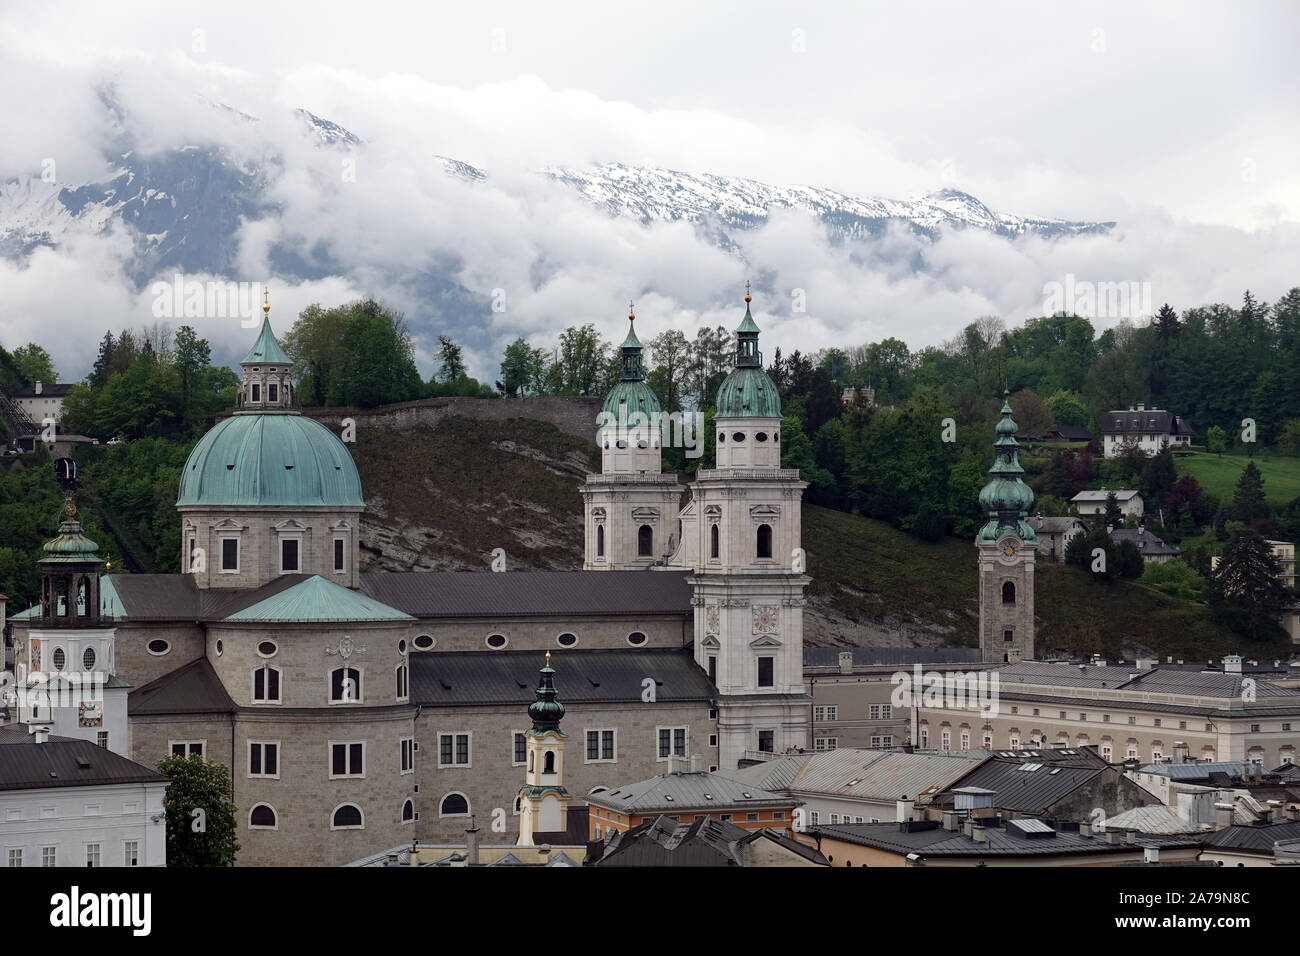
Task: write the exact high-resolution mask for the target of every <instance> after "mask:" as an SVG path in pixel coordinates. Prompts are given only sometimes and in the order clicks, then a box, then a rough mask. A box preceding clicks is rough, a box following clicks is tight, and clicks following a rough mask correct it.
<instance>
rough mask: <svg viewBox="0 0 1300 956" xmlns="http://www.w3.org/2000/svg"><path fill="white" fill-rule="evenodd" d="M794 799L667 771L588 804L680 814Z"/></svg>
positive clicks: (623, 810)
mask: <svg viewBox="0 0 1300 956" xmlns="http://www.w3.org/2000/svg"><path fill="white" fill-rule="evenodd" d="M794 802H795V801H794V800H792V799H791V798H790V797H788V796H786V795H785V794H782V793H773V792H772V791H770V790H762V789H760V788H758V787H756V786H754V785H753V784H748V783H742V782H741V781H739V780H732V779H731V778H729V777H724V776H722V775H721V774H716V773H704V772H702V771H696V772H693V773H692V772H685V773H665V774H661V775H660V776H657V777H650V778H649V779H648V780H638V781H636V782H635V783H625V784H622V785H620V786H617V787H615V788H614V789H613V790H605V791H602V792H600V793H594V794H590V795H588V797H587V803H588V805H594V806H598V807H605V808H608V809H610V810H613V811H615V812H617V813H680V812H684V811H685V812H690V811H711V810H720V809H724V808H725V809H728V810H729V809H731V808H733V807H734V808H735V809H737V810H741V811H743V810H746V809H750V808H753V809H756V810H757V809H760V808H763V809H766V808H770V807H777V808H781V807H791V806H793V804H794Z"/></svg>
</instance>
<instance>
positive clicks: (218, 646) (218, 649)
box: [217, 641, 226, 657]
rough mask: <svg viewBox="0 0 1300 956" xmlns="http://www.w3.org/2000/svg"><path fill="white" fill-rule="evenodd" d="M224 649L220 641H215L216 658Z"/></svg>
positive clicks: (224, 646)
mask: <svg viewBox="0 0 1300 956" xmlns="http://www.w3.org/2000/svg"><path fill="white" fill-rule="evenodd" d="M225 649H226V645H224V644H222V643H221V642H220V641H217V656H218V657H220V656H221V652H222V651H223V650H225Z"/></svg>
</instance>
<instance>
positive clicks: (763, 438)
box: [754, 432, 767, 441]
mask: <svg viewBox="0 0 1300 956" xmlns="http://www.w3.org/2000/svg"><path fill="white" fill-rule="evenodd" d="M754 441H767V432H759V433H758V434H757V435H755V436H754Z"/></svg>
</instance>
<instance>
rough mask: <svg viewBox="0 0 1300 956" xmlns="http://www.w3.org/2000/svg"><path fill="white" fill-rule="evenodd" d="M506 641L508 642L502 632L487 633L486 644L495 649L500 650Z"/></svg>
mask: <svg viewBox="0 0 1300 956" xmlns="http://www.w3.org/2000/svg"><path fill="white" fill-rule="evenodd" d="M508 643H510V642H509V641H507V640H506V636H505V635H504V634H489V635H488V637H487V646H488V647H490V648H492V649H493V650H496V651H499V650H501V648H503V647H505V646H506V645H507V644H508Z"/></svg>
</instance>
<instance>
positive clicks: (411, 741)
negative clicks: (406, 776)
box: [398, 737, 415, 773]
mask: <svg viewBox="0 0 1300 956" xmlns="http://www.w3.org/2000/svg"><path fill="white" fill-rule="evenodd" d="M398 743H399V745H400V748H401V758H402V770H401V772H402V773H414V772H415V738H414V737H403V738H402V739H401V740H400V741H398Z"/></svg>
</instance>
